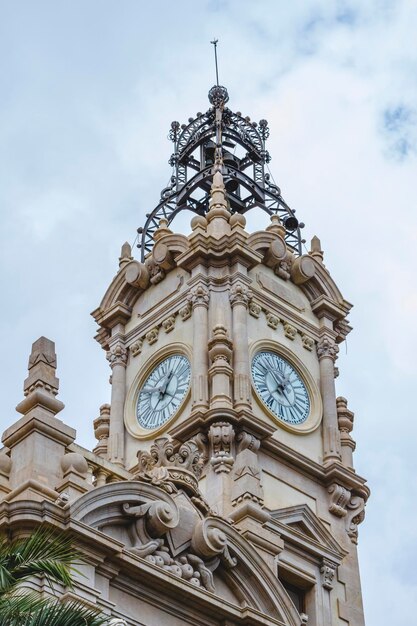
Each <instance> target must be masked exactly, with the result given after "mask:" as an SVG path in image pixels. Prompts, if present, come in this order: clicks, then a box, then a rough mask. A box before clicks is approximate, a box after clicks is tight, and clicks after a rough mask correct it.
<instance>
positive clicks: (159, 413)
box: [136, 354, 191, 430]
mask: <svg viewBox="0 0 417 626" xmlns="http://www.w3.org/2000/svg"><path fill="white" fill-rule="evenodd" d="M190 377H191V366H190V362H189V360H188V359H187V358H186V357H185V356H183V355H181V354H174V355H172V356H169V357H168V358H166V359H164V360H163V361H161V363H159V364H158V365H157V366H156V367H155V368H154V369H153V370H152V372H151V373H150V374H149V376H148V378H147V379H146V381H145V383H144V384H143V386H142V388H141V389H140V391H139V396H138V401H137V405H136V416H137V419H138V422H139V425H140V426H141V427H142V428H145V429H146V430H153V429H155V428H159V427H160V426H162V425H163V424H165V422H166V421H168V420H169V419H170V417H172V416H173V415H174V413H175V412H176V411H177V409H178V408H179V406H180V404H181V403H182V401H183V400H184V398H185V396H186V394H187V391H188V387H189V386H190Z"/></svg>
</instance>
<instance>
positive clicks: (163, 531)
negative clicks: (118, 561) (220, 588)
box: [122, 499, 237, 593]
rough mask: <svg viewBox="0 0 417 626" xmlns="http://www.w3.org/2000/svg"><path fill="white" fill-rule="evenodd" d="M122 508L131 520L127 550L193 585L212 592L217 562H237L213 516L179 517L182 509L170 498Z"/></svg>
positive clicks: (225, 564)
mask: <svg viewBox="0 0 417 626" xmlns="http://www.w3.org/2000/svg"><path fill="white" fill-rule="evenodd" d="M122 509H123V514H124V515H125V516H127V517H129V518H132V519H133V523H132V525H131V526H130V528H129V534H130V538H131V541H132V547H131V548H130V550H131V551H132V552H134V553H135V554H137V555H138V556H140V557H142V558H144V559H145V560H146V561H149V562H150V563H153V564H154V565H157V566H158V567H161V568H162V569H164V570H165V571H167V572H170V573H171V574H174V575H175V576H178V577H179V578H183V579H184V580H188V581H189V582H190V583H191V584H193V585H195V586H197V587H200V586H201V587H204V588H205V589H207V591H210V592H212V593H214V591H215V587H214V580H213V571H214V570H215V569H216V568H217V567H218V565H219V564H220V562H222V563H223V565H224V566H225V567H226V568H228V567H234V566H235V565H236V564H237V561H236V559H234V558H232V557H231V555H230V553H229V550H228V544H227V537H226V535H225V533H224V532H223V531H222V530H221V529H220V528H219V527H218V522H217V519H216V518H215V517H211V516H209V517H206V518H205V519H201V518H199V517H197V516H196V515H192V514H191V517H190V515H189V514H188V515H187V516H186V517H185V518H182V515H183V508H181V507H178V506H177V505H176V504H175V502H174V500H172V499H171V501H170V502H169V501H166V500H152V501H144V502H143V503H142V504H139V505H137V504H134V505H132V504H130V503H129V502H125V503H124V504H123V506H122ZM189 513H191V511H189ZM176 535H179V536H180V541H178V538H177V539H176ZM178 545H179V546H180V548H179V549H178V548H177V547H176V546H178Z"/></svg>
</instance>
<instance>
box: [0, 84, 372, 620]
mask: <svg viewBox="0 0 417 626" xmlns="http://www.w3.org/2000/svg"><path fill="white" fill-rule="evenodd" d="M209 100H210V105H211V106H210V108H209V110H208V111H207V112H206V113H204V114H203V113H198V114H197V115H196V117H195V118H190V119H189V121H188V123H187V124H184V125H182V126H180V124H179V123H178V122H173V123H172V125H171V131H170V138H171V140H172V142H173V145H174V150H173V154H172V156H171V159H170V164H171V166H172V168H173V175H172V178H171V182H170V185H169V187H167V188H166V189H164V190H163V191H162V193H161V200H160V202H159V204H158V206H157V207H156V208H155V209H154V211H153V212H152V213H150V214H148V215H147V220H146V223H145V225H144V227H143V228H141V229H139V230H138V233H139V238H140V241H139V246H138V247H139V248H140V257H139V258H138V259H136V258H134V257H133V256H132V250H131V248H130V246H129V245H128V244H124V246H123V247H122V252H121V256H120V259H119V270H118V272H117V274H116V276H115V277H114V279H113V280H112V282H111V284H110V286H109V288H108V289H107V291H106V293H105V295H104V297H103V299H102V301H101V303H100V306H99V307H98V308H97V309H96V310H95V311H94V312H93V316H94V319H95V320H96V322H97V323H98V325H99V331H98V334H97V337H96V338H97V340H98V341H99V343H100V344H101V346H102V347H103V349H104V350H105V352H106V357H107V360H108V362H109V365H110V367H111V402H110V404H104V405H103V406H102V407H101V408H100V415H99V417H98V418H97V419H96V420H95V421H94V428H95V433H96V436H97V439H98V444H97V446H96V448H95V449H94V451H93V452H89V451H88V450H86V449H84V448H82V447H81V446H79V445H77V444H76V443H75V442H74V439H75V432H74V431H73V430H72V429H71V428H69V427H68V426H66V425H65V424H63V423H62V422H61V421H60V420H59V419H58V418H57V417H56V414H57V413H58V412H59V411H60V410H61V408H62V406H63V405H62V403H61V402H60V401H59V400H57V398H56V394H57V391H58V380H57V378H56V377H55V367H56V357H55V351H54V345H53V343H52V342H50V341H49V340H47V339H45V338H41V339H40V340H38V341H37V342H35V344H34V346H33V349H32V354H31V357H30V361H29V376H28V379H27V380H26V381H25V399H24V400H23V401H22V402H21V403H20V404H19V405H18V407H17V410H18V411H19V412H20V413H22V414H23V417H22V418H21V419H20V420H19V422H17V423H16V424H15V425H14V426H12V427H11V428H9V429H8V430H7V431H6V432H5V433H4V435H3V443H4V446H5V448H3V450H2V452H1V453H0V454H1V456H0V478H1V482H0V489H1V493H2V494H3V495H2V497H3V502H2V504H1V505H0V507H1V509H0V524H1V525H2V526H3V527H7V526H11V524H12V522H13V524H15V526H14V527H13V528H15V527H16V525H17V526H19V525H24V524H26V526H27V524H28V521H27V520H28V517H27V514H28V511H30V520H31V521H30V525H36V524H39V523H40V522H41V521H42V522H47V523H49V524H52V525H55V526H57V527H61V528H68V529H71V532H72V533H73V536H74V541H75V542H76V543H77V544H78V545H79V546H80V547H81V549H82V551H83V554H85V559H86V564H85V566H83V568H84V571H83V573H84V574H85V576H86V578H80V581H79V583H77V586H76V589H75V594H76V595H77V596H79V597H82V598H83V599H84V601H85V602H87V603H89V604H93V605H94V606H97V607H98V608H99V609H100V610H101V611H103V612H104V613H106V614H108V615H109V617H111V620H112V622H111V623H113V624H119V625H129V626H161V625H164V624H166V625H169V626H179V625H184V624H187V625H188V624H189V625H194V626H214V625H218V626H220V625H222V626H238V625H240V624H242V625H243V624H245V625H247V626H249V625H250V626H256V625H259V626H260V625H264V626H300V625H301V624H309V625H314V626H329V625H338V626H348V625H349V626H361V625H363V624H364V618H363V609H362V601H361V588H360V580H359V571H358V561H357V551H356V550H357V548H356V544H357V539H358V525H359V523H360V522H361V521H362V520H363V518H364V506H365V502H366V500H367V498H368V495H369V490H368V488H367V487H366V485H365V480H364V479H363V478H361V477H360V476H359V475H358V474H357V473H356V472H355V470H354V468H353V460H352V453H353V451H354V449H355V442H354V441H353V439H352V437H351V434H350V433H351V431H352V427H353V413H352V412H351V411H350V410H349V409H348V406H347V401H346V400H345V399H344V398H342V397H336V393H335V377H336V375H337V368H336V367H335V361H336V358H337V353H338V350H339V348H338V344H339V343H340V342H342V341H343V340H344V339H345V337H346V335H347V334H348V333H349V331H350V330H351V329H350V326H349V324H348V322H347V320H346V316H347V314H348V312H349V310H350V308H351V305H350V304H349V303H348V302H347V301H346V300H345V299H344V298H343V296H342V294H341V292H340V291H339V289H338V287H337V286H336V284H335V282H334V281H333V279H332V277H331V275H330V273H329V270H328V269H327V268H326V267H325V265H324V262H323V252H322V250H321V245H320V241H319V240H318V239H317V237H314V238H313V240H312V243H311V250H310V252H308V253H307V254H302V243H304V241H303V240H302V239H301V231H300V229H301V228H302V226H303V225H302V224H300V223H299V222H298V220H297V218H296V217H295V215H294V211H292V210H291V209H290V207H289V206H288V205H287V204H286V202H285V201H284V200H283V198H282V196H281V192H280V189H279V188H278V187H277V186H276V185H275V184H274V183H273V182H272V180H271V177H270V175H269V174H268V173H267V172H266V169H267V164H268V162H269V161H270V156H269V153H268V151H267V149H266V145H265V144H266V140H267V138H268V134H269V130H268V125H267V122H266V121H265V120H261V121H260V122H259V124H256V123H254V122H251V121H250V119H249V118H248V117H243V116H242V115H241V114H240V113H233V112H232V111H231V110H230V109H229V108H228V107H227V102H228V94H227V91H226V89H225V88H223V87H220V86H216V87H213V88H212V89H211V90H210V93H209ZM183 209H187V210H188V211H191V212H192V213H194V217H192V219H191V226H190V231H191V232H190V233H189V234H188V235H185V234H179V233H176V232H173V230H172V224H171V222H172V221H173V219H174V218H175V216H176V215H177V214H178V213H179V212H180V211H181V210H183ZM251 210H257V211H259V212H260V211H264V212H266V213H267V214H268V215H269V216H270V223H269V225H268V226H267V227H266V229H265V230H257V231H256V232H248V231H247V230H246V218H245V213H247V212H248V211H251ZM63 593H64V595H68V592H66V594H65V590H63Z"/></svg>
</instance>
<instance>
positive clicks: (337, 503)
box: [328, 483, 351, 517]
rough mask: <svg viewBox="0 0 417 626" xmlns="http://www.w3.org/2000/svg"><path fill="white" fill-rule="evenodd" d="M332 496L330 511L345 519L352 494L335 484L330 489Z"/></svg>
mask: <svg viewBox="0 0 417 626" xmlns="http://www.w3.org/2000/svg"><path fill="white" fill-rule="evenodd" d="M328 492H329V494H330V506H329V511H330V513H333V515H336V516H337V517H345V515H346V513H347V509H346V506H347V504H348V502H349V500H350V496H351V493H350V491H349V489H346V488H345V487H342V486H341V485H338V484H336V483H333V484H332V485H330V487H329V488H328Z"/></svg>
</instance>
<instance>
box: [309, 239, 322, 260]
mask: <svg viewBox="0 0 417 626" xmlns="http://www.w3.org/2000/svg"><path fill="white" fill-rule="evenodd" d="M309 254H310V256H312V257H314V258H315V259H317V261H319V263H323V257H324V252H323V250H322V249H321V242H320V239H319V238H318V237H316V235H314V237H313V239H312V240H311V250H310V252H309Z"/></svg>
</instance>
